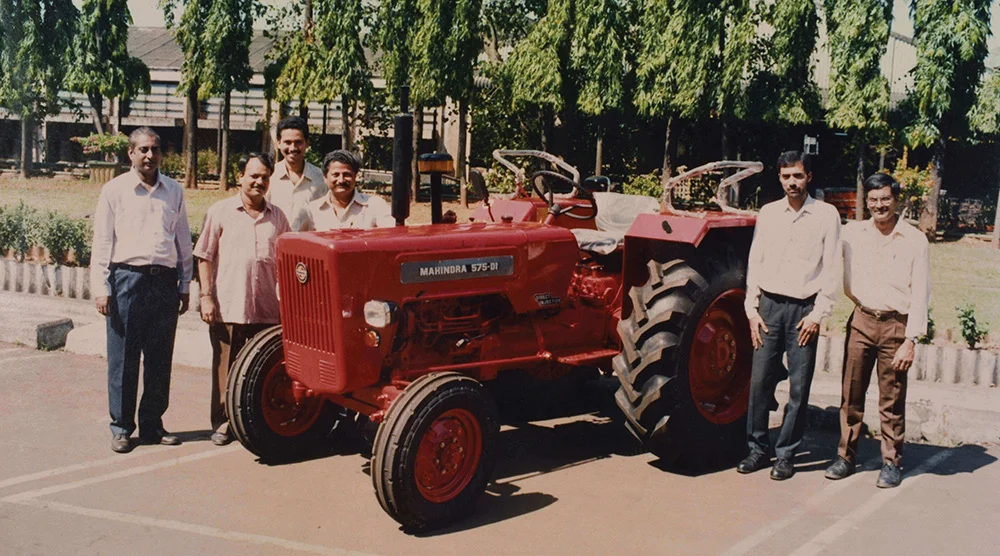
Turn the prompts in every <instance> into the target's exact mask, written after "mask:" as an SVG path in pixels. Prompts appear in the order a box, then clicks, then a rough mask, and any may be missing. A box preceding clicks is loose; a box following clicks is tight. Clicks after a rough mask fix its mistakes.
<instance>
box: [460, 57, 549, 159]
mask: <svg viewBox="0 0 1000 556" xmlns="http://www.w3.org/2000/svg"><path fill="white" fill-rule="evenodd" d="M480 73H481V75H482V76H483V77H485V78H486V79H487V80H488V81H489V85H487V86H486V87H481V88H478V89H477V90H476V91H475V96H474V97H473V99H472V101H471V102H470V104H471V110H470V114H471V118H470V120H471V126H470V131H471V133H472V148H471V156H470V160H472V161H473V164H478V165H481V166H488V165H490V164H491V163H492V160H493V156H492V152H493V149H495V148H525V147H526V146H527V145H534V144H537V143H538V137H539V135H540V134H541V125H540V122H539V119H538V114H537V113H534V112H529V111H524V110H512V109H511V106H512V104H513V91H512V83H511V80H512V79H511V76H510V74H509V73H508V72H506V71H505V70H504V67H503V66H502V65H501V64H499V63H492V62H487V63H484V64H483V65H482V66H481V68H480Z"/></svg>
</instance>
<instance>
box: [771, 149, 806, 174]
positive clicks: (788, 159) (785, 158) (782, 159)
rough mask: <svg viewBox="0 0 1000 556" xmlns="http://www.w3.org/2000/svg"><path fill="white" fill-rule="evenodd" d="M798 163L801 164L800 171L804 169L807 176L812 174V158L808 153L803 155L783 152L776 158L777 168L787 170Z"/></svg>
mask: <svg viewBox="0 0 1000 556" xmlns="http://www.w3.org/2000/svg"><path fill="white" fill-rule="evenodd" d="M799 163H801V164H802V169H804V170H805V171H806V173H807V174H808V173H811V172H812V157H811V156H809V153H804V152H802V151H785V152H783V153H781V156H779V157H778V168H788V167H790V166H795V165H796V164H799Z"/></svg>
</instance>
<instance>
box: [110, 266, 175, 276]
mask: <svg viewBox="0 0 1000 556" xmlns="http://www.w3.org/2000/svg"><path fill="white" fill-rule="evenodd" d="M111 269H112V270H118V269H124V270H130V271H132V272H138V273H140V274H145V275H147V276H157V275H159V274H166V273H168V272H173V273H174V274H176V273H177V269H176V268H174V267H172V266H163V265H160V264H145V265H134V264H125V263H111Z"/></svg>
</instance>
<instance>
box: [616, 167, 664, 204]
mask: <svg viewBox="0 0 1000 556" xmlns="http://www.w3.org/2000/svg"><path fill="white" fill-rule="evenodd" d="M622 193H625V194H627V195H645V196H647V197H653V198H656V199H659V198H660V196H661V195H663V186H661V185H660V176H659V173H658V171H654V172H650V173H648V174H639V175H638V176H632V177H631V178H629V179H628V181H626V182H625V183H623V184H622Z"/></svg>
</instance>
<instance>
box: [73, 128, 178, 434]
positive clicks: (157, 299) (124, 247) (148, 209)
mask: <svg viewBox="0 0 1000 556" xmlns="http://www.w3.org/2000/svg"><path fill="white" fill-rule="evenodd" d="M128 155H129V158H130V159H131V160H132V170H131V171H130V172H128V173H125V174H122V175H121V176H118V177H117V178H115V179H113V180H111V181H109V182H108V183H106V184H104V187H103V188H101V196H100V198H99V199H98V201H97V211H96V213H95V214H94V245H93V252H92V255H91V265H90V284H91V287H92V288H93V290H94V295H95V302H96V305H97V311H98V312H100V313H101V314H102V315H105V316H106V317H107V335H108V404H109V407H110V414H111V434H112V439H111V449H112V450H114V451H115V452H118V453H124V452H128V451H130V450H131V449H132V444H131V439H130V437H131V435H132V432H133V431H134V430H135V428H136V424H135V412H136V411H135V406H136V395H137V389H138V386H139V357H140V355H141V356H142V358H143V361H144V364H143V381H142V385H143V392H142V401H141V402H140V404H139V440H140V441H142V442H144V443H147V444H168V445H175V444H180V440H179V439H178V438H177V437H176V436H175V435H172V434H170V433H168V432H166V431H165V430H163V414H164V413H165V412H166V411H167V403H168V401H169V398H170V367H171V363H172V360H173V353H174V334H175V332H176V330H177V317H178V315H180V314H183V313H184V312H185V311H187V308H188V301H189V297H188V295H189V294H188V287H189V284H190V283H191V274H192V269H193V265H192V260H191V231H190V229H189V227H188V218H187V208H186V206H185V204H184V190H183V189H182V188H181V186H180V184H178V183H177V182H176V181H174V180H172V179H170V178H168V177H166V176H164V175H163V174H161V173H160V172H159V167H160V160H161V159H162V157H163V154H162V152H161V151H160V137H159V135H157V134H156V132H155V131H153V130H152V129H150V128H148V127H140V128H139V129H137V130H135V131H133V132H132V134H131V135H130V136H129V148H128Z"/></svg>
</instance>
